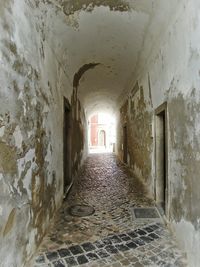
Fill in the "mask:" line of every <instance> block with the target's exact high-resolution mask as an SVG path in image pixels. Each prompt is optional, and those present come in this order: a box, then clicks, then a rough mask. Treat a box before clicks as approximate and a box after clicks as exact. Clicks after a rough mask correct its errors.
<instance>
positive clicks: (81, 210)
mask: <svg viewBox="0 0 200 267" xmlns="http://www.w3.org/2000/svg"><path fill="white" fill-rule="evenodd" d="M68 212H69V214H70V215H72V216H76V217H86V216H91V215H92V214H94V212H95V209H94V208H93V207H91V206H88V205H74V206H71V207H69V208H68Z"/></svg>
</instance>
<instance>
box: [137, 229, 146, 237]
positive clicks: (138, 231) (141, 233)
mask: <svg viewBox="0 0 200 267" xmlns="http://www.w3.org/2000/svg"><path fill="white" fill-rule="evenodd" d="M136 233H137V234H138V235H140V236H141V235H146V234H147V232H145V231H144V230H141V229H138V230H137V231H136Z"/></svg>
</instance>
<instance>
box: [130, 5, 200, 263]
mask: <svg viewBox="0 0 200 267" xmlns="http://www.w3.org/2000/svg"><path fill="white" fill-rule="evenodd" d="M176 2H177V3H178V1H176ZM177 3H176V6H175V7H176V14H173V16H172V17H171V19H170V20H169V21H168V23H167V24H166V25H165V29H164V28H163V29H162V32H160V36H159V38H158V37H157V39H156V41H155V42H154V47H152V50H149V44H150V42H151V41H152V36H153V34H154V32H153V31H151V30H152V29H153V26H152V25H153V23H155V22H152V25H150V26H149V34H148V35H147V36H146V39H145V42H144V46H143V52H142V54H141V55H140V58H139V62H140V64H139V65H138V68H137V70H138V71H137V73H136V75H135V76H134V84H137V83H138V85H139V86H138V90H133V91H134V92H135V94H134V96H132V95H131V94H130V96H129V106H128V111H127V121H128V122H127V123H128V127H129V139H130V140H129V145H130V147H129V154H130V165H131V167H132V168H133V169H134V170H135V171H136V172H137V173H139V174H140V176H141V177H142V179H143V180H144V181H145V182H147V183H149V184H150V185H151V188H152V186H153V182H154V181H153V178H152V177H154V174H155V168H154V167H153V166H154V148H155V146H154V141H155V138H154V139H153V140H152V141H151V134H152V132H153V131H152V128H153V127H152V126H151V125H153V124H154V117H153V116H152V112H153V111H154V110H155V109H156V108H157V107H158V106H160V105H161V104H162V103H164V102H165V101H167V104H168V128H169V132H168V149H169V151H168V157H169V159H168V180H169V181H168V186H169V203H168V204H169V205H168V209H169V217H168V219H169V221H170V223H171V226H172V228H173V230H174V231H175V233H176V235H177V238H178V241H179V243H180V246H181V247H182V248H183V249H184V250H185V251H186V252H187V255H188V259H189V266H191V267H194V266H199V262H200V254H199V249H200V206H199V196H200V194H199V192H200V184H199V176H200V169H199V166H200V157H199V151H200V139H199V136H200V117H199V111H200V91H199V84H200V74H199V73H200V69H199V66H200V43H199V40H198V36H199V32H200V19H199V12H200V3H199V1H197V0H192V1H189V2H188V1H179V3H178V4H177ZM171 4H172V2H171V1H169V5H171ZM166 5H167V3H166ZM172 7H173V4H172ZM157 23H158V21H157ZM147 48H148V49H147ZM147 50H148V51H147ZM149 51H150V52H149ZM145 135H146V136H145ZM136 138H137V140H136ZM143 157H144V158H143ZM140 158H142V164H141V162H140ZM151 165H152V167H153V168H152V170H151V171H150V166H151ZM147 179H149V182H148V181H147ZM150 191H152V190H150Z"/></svg>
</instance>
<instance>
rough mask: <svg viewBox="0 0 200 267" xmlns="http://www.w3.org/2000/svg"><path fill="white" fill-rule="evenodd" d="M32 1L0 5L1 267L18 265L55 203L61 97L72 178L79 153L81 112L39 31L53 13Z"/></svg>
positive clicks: (58, 197)
mask: <svg viewBox="0 0 200 267" xmlns="http://www.w3.org/2000/svg"><path fill="white" fill-rule="evenodd" d="M33 3H34V1H32V2H31V1H23V0H15V1H9V0H5V1H4V0H3V1H1V4H0V32H1V36H0V65H1V71H0V72H1V74H0V81H1V82H0V266H1V267H22V266H25V263H26V262H27V261H28V259H29V258H30V256H31V255H32V253H33V252H34V251H35V249H36V247H37V246H38V244H39V243H40V242H41V239H42V237H43V235H44V233H45V231H46V230H47V227H48V225H49V221H50V219H51V218H52V217H53V215H54V213H55V211H56V209H57V208H58V207H59V206H60V204H61V202H62V197H63V162H62V159H63V96H65V97H66V98H68V99H69V101H70V102H71V104H72V110H73V111H74V110H76V111H74V115H73V123H72V130H73V150H72V163H73V175H75V174H76V172H77V169H78V167H79V165H80V164H81V161H82V160H83V156H84V153H85V145H84V140H85V130H83V129H84V126H85V125H86V123H85V118H84V111H83V109H82V108H81V105H80V103H79V102H78V100H77V98H74V97H73V86H72V84H71V83H70V81H69V79H68V77H67V74H66V71H65V69H64V68H63V66H62V65H61V63H60V62H59V60H58V59H57V55H56V53H59V50H58V49H57V51H56V52H55V51H53V50H52V49H51V48H50V47H51V42H52V39H53V38H52V36H51V35H50V33H49V32H48V31H46V28H45V27H46V23H48V20H50V19H52V18H48V12H46V13H45V12H44V13H40V11H39V9H38V10H37V11H36V9H35V6H34V5H33ZM35 4H36V5H37V1H35ZM54 41H55V40H54ZM57 46H58V47H59V40H57ZM58 56H59V54H58ZM60 57H61V55H60ZM71 97H72V101H71Z"/></svg>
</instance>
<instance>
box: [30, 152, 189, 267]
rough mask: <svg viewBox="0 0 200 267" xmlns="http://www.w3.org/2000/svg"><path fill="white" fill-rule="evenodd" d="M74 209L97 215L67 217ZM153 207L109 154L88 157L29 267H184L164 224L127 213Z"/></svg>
mask: <svg viewBox="0 0 200 267" xmlns="http://www.w3.org/2000/svg"><path fill="white" fill-rule="evenodd" d="M76 204H85V205H90V206H92V207H94V209H95V213H94V214H93V215H91V216H88V217H74V216H71V215H70V214H69V206H71V205H76ZM152 205H153V201H152V200H151V199H149V198H147V196H146V194H145V189H144V187H143V186H142V184H141V183H140V182H139V181H138V180H137V179H136V178H134V177H133V175H132V174H131V173H130V172H129V171H128V170H127V168H126V167H124V166H123V165H122V164H121V163H120V162H118V161H117V159H116V157H115V156H114V155H113V154H94V155H90V156H89V157H88V159H87V161H86V163H85V165H84V167H83V168H82V171H81V172H80V175H79V180H78V181H77V182H76V183H75V185H74V187H73V189H72V190H71V192H70V194H69V196H68V198H67V200H66V201H65V202H64V203H63V206H62V208H61V210H60V211H59V213H58V215H57V217H56V221H55V223H54V225H52V227H51V229H50V232H49V234H48V235H47V236H46V237H45V239H44V241H43V243H42V245H41V247H40V249H39V252H38V255H37V257H36V259H35V263H34V264H33V266H34V267H35V266H37V267H47V266H49V267H50V266H51V267H54V266H55V267H64V266H77V265H78V266H79V265H80V266H91V267H98V266H112V267H118V266H136V267H142V266H148V267H149V266H152V267H156V266H165V267H175V266H177V267H183V266H187V265H186V264H185V259H184V257H183V255H182V253H181V251H180V250H179V249H178V248H177V246H176V243H175V241H174V239H173V237H172V236H171V234H170V232H169V230H168V229H167V228H166V227H165V226H164V224H162V223H158V222H154V221H149V220H145V221H144V220H143V221H137V220H134V219H133V216H132V215H131V207H133V206H135V207H150V206H152Z"/></svg>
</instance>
